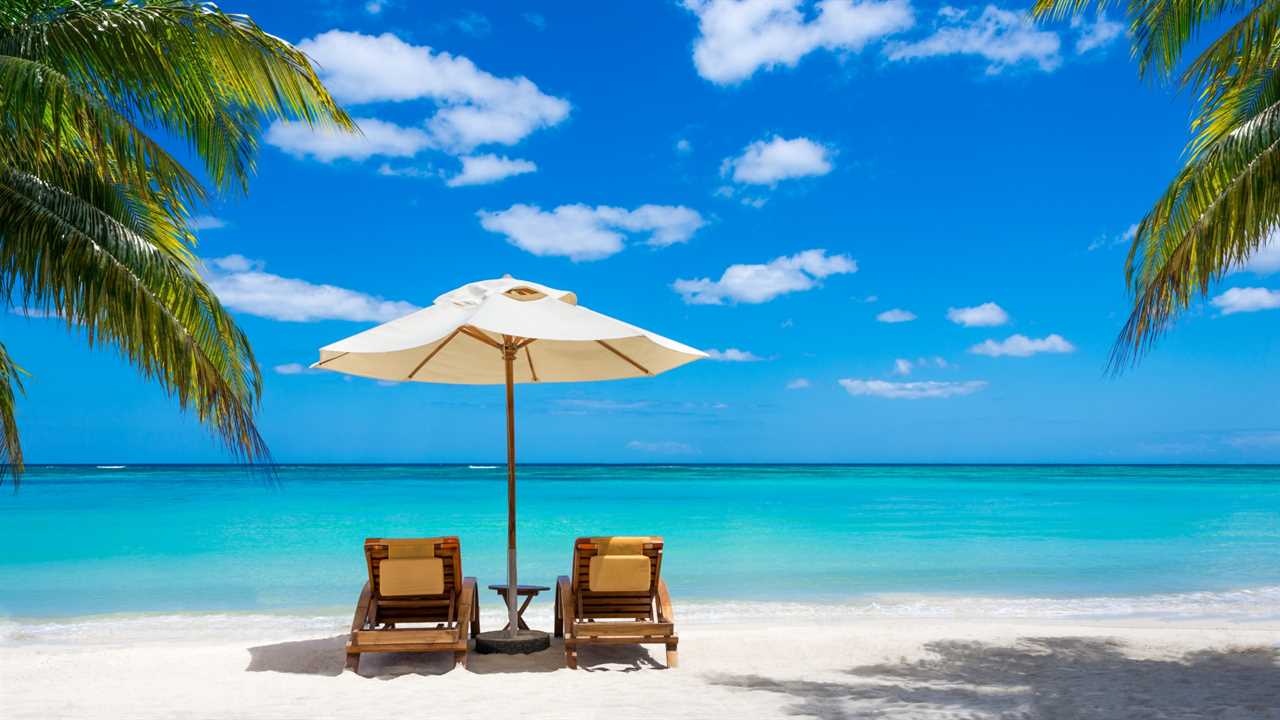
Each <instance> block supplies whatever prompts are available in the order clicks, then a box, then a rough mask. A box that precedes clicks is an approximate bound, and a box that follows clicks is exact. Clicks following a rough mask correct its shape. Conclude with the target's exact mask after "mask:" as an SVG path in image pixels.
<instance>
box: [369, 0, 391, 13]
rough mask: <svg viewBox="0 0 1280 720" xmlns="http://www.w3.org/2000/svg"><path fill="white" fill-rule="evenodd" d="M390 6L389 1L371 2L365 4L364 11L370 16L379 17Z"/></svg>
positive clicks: (371, 0)
mask: <svg viewBox="0 0 1280 720" xmlns="http://www.w3.org/2000/svg"><path fill="white" fill-rule="evenodd" d="M389 4H390V3H388V2H387V0H369V1H368V2H366V3H365V4H364V11H365V12H367V13H369V14H370V15H377V14H379V13H381V12H382V11H383V10H386V9H387V5H389Z"/></svg>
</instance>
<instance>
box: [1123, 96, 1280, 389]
mask: <svg viewBox="0 0 1280 720" xmlns="http://www.w3.org/2000/svg"><path fill="white" fill-rule="evenodd" d="M1277 227H1280V103H1272V104H1271V105H1270V106H1268V107H1266V108H1264V109H1262V110H1261V111H1259V112H1257V113H1256V114H1255V115H1254V116H1253V117H1252V118H1250V119H1249V120H1247V121H1245V122H1243V123H1241V124H1240V125H1239V126H1238V127H1236V128H1234V129H1232V130H1231V131H1229V132H1226V133H1225V134H1223V135H1222V136H1221V137H1220V138H1219V139H1218V140H1216V141H1214V142H1213V143H1211V144H1209V145H1206V146H1205V147H1204V148H1203V149H1202V150H1201V151H1200V152H1199V154H1198V155H1197V156H1196V157H1195V158H1193V159H1191V160H1190V161H1188V163H1187V165H1186V166H1185V167H1184V168H1183V169H1182V171H1181V172H1179V173H1178V176H1177V177H1176V178H1175V179H1174V181H1173V182H1172V183H1170V185H1169V187H1168V188H1167V189H1166V190H1165V193H1164V195H1162V196H1161V198H1160V199H1159V201H1157V203H1156V204H1155V206H1154V207H1153V208H1152V209H1151V210H1150V211H1149V212H1148V213H1147V215H1146V216H1145V217H1144V218H1143V220H1142V222H1141V223H1139V225H1138V231H1137V234H1136V236H1135V238H1134V242H1133V246H1132V248H1131V249H1130V252H1129V258H1128V260H1127V262H1126V265H1125V274H1126V279H1127V281H1128V283H1129V286H1130V288H1131V289H1132V290H1133V292H1134V295H1135V300H1134V307H1133V310H1132V312H1131V313H1130V316H1129V319H1128V321H1127V322H1126V324H1125V326H1124V328H1123V329H1122V331H1121V333H1120V336H1119V338H1118V339H1117V340H1116V344H1115V347H1114V348H1113V351H1112V358H1111V367H1112V369H1113V370H1120V369H1123V368H1124V367H1126V366H1128V365H1131V364H1132V363H1133V362H1134V361H1135V360H1136V359H1137V358H1138V357H1139V356H1141V355H1142V354H1143V353H1144V352H1145V351H1146V350H1147V349H1149V348H1150V346H1151V345H1152V344H1153V343H1154V342H1155V341H1156V340H1157V339H1158V338H1159V337H1160V336H1161V335H1162V334H1163V333H1164V332H1165V331H1166V330H1167V329H1168V327H1169V326H1170V324H1171V323H1172V321H1173V320H1174V318H1175V317H1176V315H1177V313H1179V312H1181V311H1182V310H1185V309H1186V308H1187V307H1188V306H1189V305H1190V304H1191V303H1192V302H1194V301H1195V300H1197V299H1199V298H1203V297H1205V296H1207V295H1208V293H1209V291H1210V289H1211V288H1212V286H1213V284H1214V283H1215V282H1217V281H1218V280H1220V279H1221V278H1222V277H1223V276H1224V275H1225V274H1226V273H1227V272H1229V271H1230V270H1231V269H1233V268H1235V267H1238V266H1239V265H1240V264H1242V263H1244V262H1245V261H1246V260H1248V258H1249V257H1250V256H1251V255H1252V254H1253V253H1254V252H1256V251H1257V250H1258V248H1259V247H1261V246H1262V244H1263V243H1264V242H1265V241H1266V240H1267V238H1268V237H1269V235H1270V234H1271V233H1272V232H1273V231H1274V230H1275V229H1276V228H1277Z"/></svg>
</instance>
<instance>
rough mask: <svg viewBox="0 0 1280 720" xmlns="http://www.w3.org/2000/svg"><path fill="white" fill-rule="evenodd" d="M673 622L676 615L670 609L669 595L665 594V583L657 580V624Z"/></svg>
mask: <svg viewBox="0 0 1280 720" xmlns="http://www.w3.org/2000/svg"><path fill="white" fill-rule="evenodd" d="M675 621H676V614H675V612H674V611H673V610H672V609H671V593H669V592H667V581H666V580H663V579H662V578H658V622H669V623H673V622H675Z"/></svg>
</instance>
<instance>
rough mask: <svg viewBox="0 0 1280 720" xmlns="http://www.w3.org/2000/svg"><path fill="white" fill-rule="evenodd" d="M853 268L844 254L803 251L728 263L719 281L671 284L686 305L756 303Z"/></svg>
mask: <svg viewBox="0 0 1280 720" xmlns="http://www.w3.org/2000/svg"><path fill="white" fill-rule="evenodd" d="M857 271H858V263H857V262H855V261H854V260H853V258H851V257H849V256H848V255H827V251H826V250H805V251H804V252H800V253H796V254H795V255H790V256H784V257H779V258H774V259H773V260H771V261H769V262H768V263H765V264H763V265H759V264H754V265H730V266H729V267H728V268H726V269H725V271H724V273H723V274H722V275H721V276H720V279H719V280H712V279H710V278H699V279H696V280H676V281H675V282H674V283H672V285H671V287H672V289H674V290H675V291H676V292H678V293H680V295H681V296H682V297H683V298H684V301H685V303H687V304H689V305H723V304H724V303H725V302H726V301H728V302H738V303H748V304H758V303H764V302H769V301H770V300H772V299H774V298H776V297H778V296H779V295H784V294H786V293H791V292H800V291H803V290H811V289H813V288H814V287H817V285H818V284H819V283H818V281H819V280H821V279H822V278H825V277H827V276H829V275H847V274H849V273H855V272H857Z"/></svg>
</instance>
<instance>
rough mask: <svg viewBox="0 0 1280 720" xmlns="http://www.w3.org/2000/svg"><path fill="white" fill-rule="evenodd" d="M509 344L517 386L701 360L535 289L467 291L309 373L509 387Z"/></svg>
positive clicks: (365, 338) (345, 344) (355, 342)
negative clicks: (513, 349) (512, 349)
mask: <svg viewBox="0 0 1280 720" xmlns="http://www.w3.org/2000/svg"><path fill="white" fill-rule="evenodd" d="M507 339H512V340H514V341H515V342H514V345H515V346H516V353H517V357H516V362H515V364H514V368H513V382H516V383H527V382H586V381H592V380H618V379H623V378H633V377H644V376H647V375H657V374H658V373H662V372H666V371H667V370H671V369H673V368H677V367H679V366H681V365H684V364H686V363H689V362H693V361H694V360H698V359H700V358H704V357H706V353H703V352H702V351H701V350H696V349H694V348H691V347H689V346H688V345H684V344H681V343H678V342H676V341H675V340H670V339H668V338H665V337H662V336H661V335H657V334H655V333H651V332H649V331H647V330H643V329H641V328H638V327H636V326H634V325H631V324H628V323H625V322H622V321H621V320H616V319H614V318H611V317H609V316H607V315H601V314H600V313H598V312H595V311H594V310H589V309H587V308H585V307H582V306H581V305H578V304H577V297H576V296H575V295H574V294H573V293H571V292H566V291H564V290H556V289H554V288H549V287H547V286H545V285H539V284H538V283H532V282H527V281H524V280H517V279H515V278H510V277H506V278H502V279H499V280H482V281H480V282H474V283H470V284H468V285H464V286H462V287H460V288H458V289H457V290H453V291H451V292H447V293H445V294H443V295H441V296H440V297H438V298H436V299H435V302H434V303H432V304H431V306H430V307H427V308H424V309H422V310H419V311H417V312H415V313H412V314H410V315H406V316H404V317H402V318H399V319H397V320H392V321H391V322H388V323H386V324H383V325H379V326H377V327H375V328H372V329H370V330H366V331H364V332H362V333H360V334H358V335H352V336H351V337H349V338H346V339H345V340H339V341H338V342H335V343H333V344H331V345H326V346H324V347H322V348H320V361H319V362H317V363H315V364H314V365H312V367H317V368H323V369H325V370H336V371H338V372H343V373H347V374H350V375H360V376H363V377H371V378H377V379H380V380H398V381H413V382H431V383H450V384H458V385H488V384H498V383H505V382H506V363H505V362H504V358H503V354H502V351H501V348H502V346H503V344H504V342H506V340H507Z"/></svg>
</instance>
